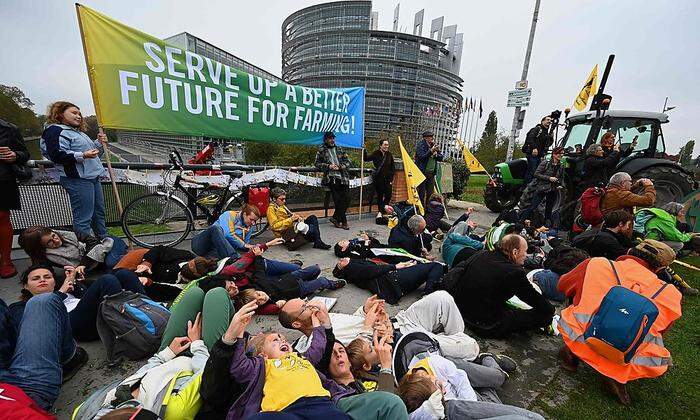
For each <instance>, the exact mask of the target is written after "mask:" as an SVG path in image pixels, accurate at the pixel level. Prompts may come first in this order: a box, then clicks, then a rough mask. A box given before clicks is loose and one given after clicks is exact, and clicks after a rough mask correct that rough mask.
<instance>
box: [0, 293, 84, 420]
mask: <svg viewBox="0 0 700 420" xmlns="http://www.w3.org/2000/svg"><path fill="white" fill-rule="evenodd" d="M74 353H75V342H74V341H73V334H72V333H71V324H70V320H69V318H68V312H66V307H65V306H64V305H63V301H62V300H61V298H60V296H58V295H57V294H55V293H43V294H40V295H37V296H34V297H33V298H31V299H29V301H28V302H27V306H26V307H25V309H24V315H23V316H22V324H21V327H20V330H19V336H18V337H17V346H16V347H15V353H14V355H13V356H12V362H11V363H10V366H9V367H8V368H7V369H3V370H0V382H6V383H8V384H12V385H15V386H17V387H19V388H21V389H22V391H24V393H25V394H27V395H28V396H29V397H30V398H31V399H33V400H34V401H35V402H36V403H37V404H38V405H39V406H40V407H41V408H43V409H45V410H48V409H50V408H51V406H52V405H53V403H54V401H56V398H58V392H59V390H60V389H61V382H62V379H63V370H62V368H61V366H62V365H63V364H65V363H66V362H68V361H69V360H70V359H71V357H73V354H74Z"/></svg>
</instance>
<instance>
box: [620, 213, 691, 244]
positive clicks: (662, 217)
mask: <svg viewBox="0 0 700 420" xmlns="http://www.w3.org/2000/svg"><path fill="white" fill-rule="evenodd" d="M634 231H635V232H637V233H639V234H641V235H643V236H644V237H645V238H648V239H656V240H657V241H673V242H683V243H685V242H688V241H690V239H691V238H692V237H691V235H689V234H687V233H683V232H681V231H680V230H678V227H677V223H676V218H675V217H674V216H673V215H671V214H670V213H668V212H666V211H664V210H661V209H657V208H650V209H642V210H639V211H638V212H637V213H636V214H635V216H634Z"/></svg>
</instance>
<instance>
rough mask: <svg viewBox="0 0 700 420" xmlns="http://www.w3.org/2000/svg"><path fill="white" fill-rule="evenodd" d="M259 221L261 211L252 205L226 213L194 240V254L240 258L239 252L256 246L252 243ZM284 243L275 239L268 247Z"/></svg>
mask: <svg viewBox="0 0 700 420" xmlns="http://www.w3.org/2000/svg"><path fill="white" fill-rule="evenodd" d="M258 219H260V210H258V208H257V207H255V206H253V205H250V204H244V205H243V207H242V208H241V211H238V212H237V211H227V212H224V213H223V214H222V215H221V216H219V219H218V220H217V221H216V222H214V223H213V224H212V225H211V226H209V227H208V228H206V229H205V230H203V231H201V232H200V233H198V234H197V235H195V236H194V238H192V252H194V253H195V254H197V255H199V256H201V257H212V258H217V259H221V258H226V257H232V258H238V256H239V255H240V254H239V251H248V250H250V249H251V248H253V247H254V246H255V244H251V243H250V241H251V239H252V236H253V232H254V231H255V226H254V224H255V222H257V221H258ZM282 242H283V241H282V240H281V238H275V239H273V240H271V241H268V242H267V243H266V245H268V246H273V245H279V244H281V243H282Z"/></svg>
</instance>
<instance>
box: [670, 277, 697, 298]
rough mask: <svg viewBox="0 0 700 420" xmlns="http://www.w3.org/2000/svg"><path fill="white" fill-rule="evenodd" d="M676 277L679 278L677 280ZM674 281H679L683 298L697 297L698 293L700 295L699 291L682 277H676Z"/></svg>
mask: <svg viewBox="0 0 700 420" xmlns="http://www.w3.org/2000/svg"><path fill="white" fill-rule="evenodd" d="M676 277H678V278H677V279H676ZM674 279H675V280H677V282H678V288H679V289H680V292H681V294H683V296H697V295H698V293H700V292H698V289H696V288H694V287H693V286H691V285H689V284H688V282H686V281H685V280H684V279H683V278H681V277H680V276H674Z"/></svg>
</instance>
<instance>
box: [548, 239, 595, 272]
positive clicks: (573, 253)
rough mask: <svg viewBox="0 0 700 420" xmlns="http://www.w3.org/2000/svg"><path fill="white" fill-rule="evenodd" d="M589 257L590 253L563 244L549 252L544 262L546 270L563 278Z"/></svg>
mask: <svg viewBox="0 0 700 420" xmlns="http://www.w3.org/2000/svg"><path fill="white" fill-rule="evenodd" d="M588 257H589V255H588V253H587V252H586V251H584V250H583V249H581V248H576V247H574V246H571V245H568V244H562V245H559V246H558V247H556V248H554V249H552V250H551V251H549V254H547V258H546V259H545V260H544V268H545V269H547V270H552V271H554V272H555V273H557V274H559V275H560V276H563V275H564V274H566V273H568V272H569V271H571V270H573V269H574V268H576V266H577V265H579V264H580V263H581V262H582V261H583V260H585V259H586V258H588Z"/></svg>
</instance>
